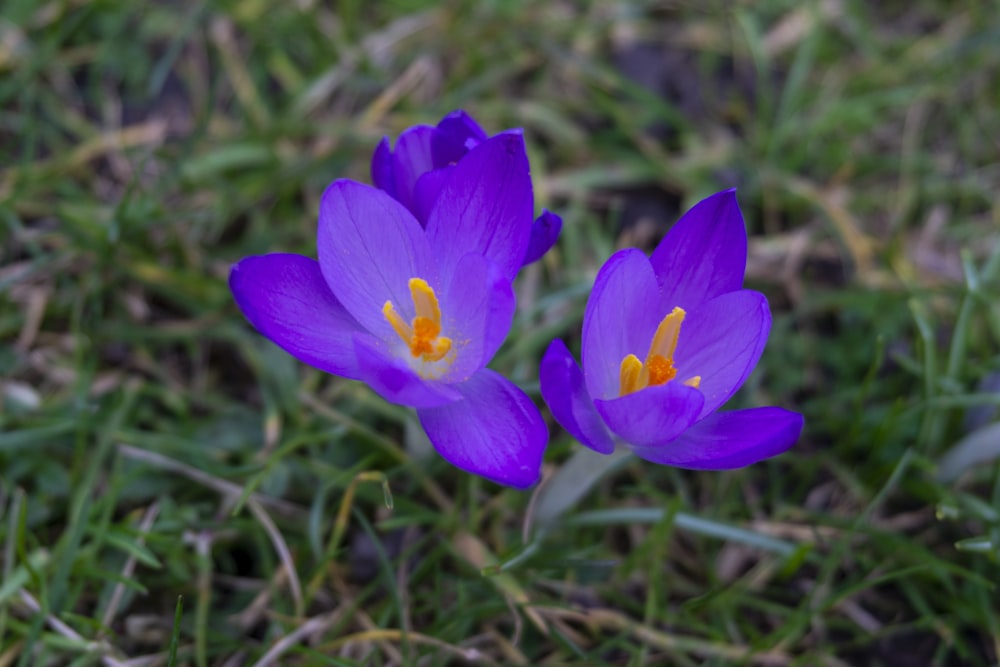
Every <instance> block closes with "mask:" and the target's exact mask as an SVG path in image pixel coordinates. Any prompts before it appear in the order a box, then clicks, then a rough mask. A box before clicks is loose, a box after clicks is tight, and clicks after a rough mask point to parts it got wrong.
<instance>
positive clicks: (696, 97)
mask: <svg viewBox="0 0 1000 667" xmlns="http://www.w3.org/2000/svg"><path fill="white" fill-rule="evenodd" d="M330 4H331V3H319V2H310V1H304V2H294V3H293V2H282V3H278V2H274V3H269V2H265V1H263V0H251V1H248V2H193V1H191V2H189V1H187V0H180V1H179V2H174V3H142V4H141V6H140V4H135V3H125V2H113V1H105V2H93V3H86V2H56V1H52V2H41V3H39V2H35V1H28V0H5V1H4V2H2V3H0V17H2V18H0V229H2V232H0V234H2V236H0V238H2V242H0V393H2V396H0V401H2V402H0V409H2V412H0V562H2V576H0V666H2V667H6V666H8V665H17V666H20V667H26V666H40V667H41V666H47V665H119V666H121V665H131V666H138V665H194V666H197V667H208V666H210V665H214V666H220V667H221V666H224V665H225V666H234V665H355V664H359V665H360V664H365V665H399V664H414V665H429V664H434V665H436V664H464V663H463V660H468V661H469V662H471V663H473V664H480V663H481V664H525V665H535V664H613V665H640V664H649V665H663V664H671V665H682V666H687V665H729V664H747V665H799V666H803V667H805V666H812V665H830V666H836V665H851V666H854V665H859V666H869V665H871V666H877V665H885V666H891V667H896V666H901V665H902V666H908V665H914V666H916V665H920V666H922V665H941V666H947V665H996V664H998V661H1000V655H998V654H1000V605H998V603H997V600H998V599H1000V596H998V593H997V590H996V581H997V580H998V574H1000V572H998V569H997V563H998V555H1000V467H998V464H997V460H996V455H997V446H996V435H995V434H996V430H995V423H996V420H997V415H996V408H997V407H998V405H1000V394H998V393H997V389H996V388H997V386H998V382H997V377H998V373H1000V353H998V350H1000V345H998V343H1000V305H998V304H1000V233H998V230H1000V204H998V203H997V202H998V199H997V193H998V192H1000V159H998V155H1000V150H998V149H1000V114H998V113H997V109H998V105H1000V51H998V50H997V49H996V48H995V44H996V43H997V42H998V41H1000V14H997V12H996V7H995V5H994V4H993V3H987V2H969V3H963V6H962V7H961V9H957V8H956V5H954V4H953V3H948V2H943V1H940V0H925V1H921V2H915V3H864V2H853V1H851V0H843V1H837V0H833V1H823V2H819V1H817V2H811V3H798V2H779V1H777V0H768V1H767V2H762V3H748V2H715V3H708V4H705V3H651V2H649V3H621V4H608V3H604V2H553V3H529V2H499V1H493V2H472V1H471V0H469V1H466V0H457V1H455V2H448V3H445V4H443V5H441V6H437V5H435V4H434V3H430V2H425V1H423V0H394V1H393V2H385V3H361V2H357V1H345V2H342V3H332V4H333V5H334V6H336V11H333V10H331V9H330V7H329V5H330ZM632 72H638V73H640V74H641V76H639V75H635V76H631V75H630V73H632ZM458 107H462V108H465V109H467V110H469V111H470V112H472V113H473V114H474V115H475V116H476V118H477V119H478V120H479V121H480V122H481V123H482V124H483V125H484V126H485V127H487V128H489V129H491V130H499V129H501V128H505V127H511V126H519V127H523V128H525V132H526V136H527V139H528V143H529V150H530V153H531V160H532V168H533V174H534V177H535V188H536V204H537V206H538V207H539V208H540V207H541V206H546V207H549V208H552V209H554V210H557V211H558V212H560V213H561V214H563V216H564V218H565V221H566V228H565V231H564V233H563V238H562V239H561V240H560V244H559V246H558V248H557V250H556V251H554V252H552V253H550V255H549V256H548V257H546V259H545V260H544V261H543V262H542V263H541V264H540V265H538V266H536V267H532V268H531V269H529V270H527V271H526V272H524V273H523V274H522V277H521V278H520V279H519V281H520V282H519V284H518V291H519V294H520V295H521V296H520V299H519V316H518V319H517V321H516V323H515V328H514V330H513V331H512V334H511V337H510V340H509V341H508V343H507V344H506V346H505V347H504V348H503V350H501V352H500V354H499V355H498V357H497V359H496V360H495V362H494V367H495V368H497V369H499V370H502V371H504V372H506V373H508V374H509V375H511V376H512V377H513V378H514V379H515V380H516V381H518V382H521V383H522V384H523V386H525V387H527V388H528V389H529V391H531V392H533V394H534V395H535V396H536V398H537V380H536V377H537V375H536V371H537V363H538V360H539V358H540V357H541V353H542V351H543V349H544V346H545V345H546V344H547V342H548V341H549V340H550V339H551V338H552V337H553V336H561V337H563V338H565V339H566V340H568V341H569V342H570V343H571V346H576V345H578V335H579V319H580V316H581V314H582V309H583V304H584V303H585V300H586V296H587V292H588V289H589V286H590V284H591V283H592V280H593V276H594V274H595V272H596V270H597V268H598V267H599V266H600V264H601V262H603V261H604V259H606V258H607V256H608V255H609V254H610V253H611V252H612V251H613V250H614V249H615V248H617V247H621V246H624V245H639V246H641V247H643V248H645V249H647V250H648V249H650V248H651V247H652V245H653V244H654V243H655V241H656V240H657V239H658V238H659V236H661V235H662V233H663V232H664V230H665V229H666V228H667V225H668V224H669V223H671V222H672V221H673V220H675V219H676V217H677V215H678V214H679V212H680V211H681V210H683V209H684V208H686V207H687V206H689V205H690V204H692V203H693V202H695V201H697V200H698V199H699V198H700V197H702V196H704V195H706V194H709V193H711V192H714V191H717V190H719V189H722V188H725V187H730V186H738V187H739V192H738V195H739V199H740V203H741V206H742V208H743V211H744V213H745V215H746V218H747V221H748V225H749V232H750V235H751V242H750V271H749V275H748V283H749V284H750V285H751V286H752V287H754V288H756V289H760V290H762V291H764V292H765V293H766V294H767V295H768V296H769V298H770V302H771V306H772V311H773V314H774V328H773V331H772V334H771V338H770V342H769V346H768V349H767V351H766V352H765V355H764V358H763V361H762V363H761V365H760V367H758V369H757V371H756V372H755V374H754V375H753V377H752V378H751V380H750V381H749V382H748V383H747V386H746V387H745V388H744V390H743V391H742V392H741V393H740V394H739V395H738V396H737V397H736V398H735V399H734V402H733V403H734V405H738V406H752V405H771V404H774V405H781V406H784V407H788V408H791V409H796V410H800V411H802V412H803V413H804V414H805V416H806V431H805V434H804V436H803V438H802V440H801V442H800V443H799V444H798V445H797V446H796V447H795V448H794V450H793V451H792V452H790V453H788V454H786V455H783V456H781V457H778V458H777V459H774V460H772V461H768V462H765V463H762V464H759V465H756V466H753V467H751V468H749V469H745V470H740V471H733V472H724V473H692V472H687V471H679V470H674V469H669V468H662V467H656V466H651V465H642V464H640V463H637V462H635V461H625V462H624V463H623V465H622V467H621V468H620V469H618V470H617V471H615V472H613V473H611V474H608V475H607V476H605V477H604V479H603V480H601V481H599V482H598V483H597V484H596V486H595V487H594V489H593V490H592V491H590V492H589V493H588V494H587V495H586V496H585V497H584V498H583V499H582V500H581V501H580V502H579V503H576V504H574V505H573V506H572V507H570V508H569V509H568V513H567V514H566V515H564V516H563V518H562V519H558V520H556V521H554V522H552V523H550V524H547V528H546V530H544V531H539V532H534V533H533V537H529V541H528V542H525V533H524V532H523V527H524V524H525V521H526V520H527V519H528V517H529V515H531V513H532V511H533V510H534V508H533V507H532V506H530V505H529V502H530V500H531V496H530V494H523V493H518V492H515V491H512V490H504V489H500V488H499V487H496V486H494V485H492V484H490V483H487V482H483V481H481V480H478V479H474V478H472V477H470V476H468V475H466V474H464V473H462V472H460V471H458V470H455V469H453V468H451V467H450V466H448V465H447V464H446V463H444V462H443V461H442V460H440V459H439V458H437V457H430V458H427V459H423V458H419V457H416V456H411V455H410V453H412V452H414V451H415V450H416V449H417V448H418V447H417V446H418V445H419V442H417V441H416V439H415V436H414V433H415V432H417V431H415V430H414V424H413V416H412V414H411V413H410V412H409V411H407V410H405V409H399V408H396V407H394V406H388V405H386V404H384V403H382V402H381V401H380V400H379V399H377V397H375V396H374V395H373V394H372V393H371V392H370V391H368V390H367V388H365V387H364V386H361V385H359V384H356V383H351V382H347V381H343V380H340V379H337V378H333V377H330V376H326V375H324V374H322V373H320V372H318V371H315V370H312V369H310V368H308V367H305V366H304V365H302V364H299V363H298V362H296V361H294V360H292V359H290V358H288V357H287V356H286V355H285V354H284V353H282V352H280V351H279V350H277V349H276V348H274V347H273V346H272V345H270V344H269V343H267V342H266V341H264V340H262V339H261V338H260V337H259V336H258V335H257V334H256V333H255V332H254V331H253V330H252V329H251V328H250V327H249V326H248V325H247V324H246V323H245V321H244V320H243V318H242V316H241V315H240V314H239V312H238V311H237V309H236V307H235V305H234V304H233V303H232V299H231V297H230V294H229V291H228V288H227V286H226V276H227V273H228V269H229V266H230V265H231V264H232V263H233V262H234V261H236V260H237V259H239V258H241V257H243V256H246V255H249V254H255V253H263V252H268V251H285V252H301V253H305V254H313V253H314V252H315V248H314V231H315V222H316V212H317V203H318V198H319V195H320V193H321V191H322V188H323V187H324V186H325V185H326V184H327V183H328V182H329V181H331V180H333V179H334V178H338V177H352V178H357V179H360V180H368V161H369V158H370V154H371V150H372V149H373V148H374V146H375V143H376V142H377V141H378V139H380V138H381V137H382V136H383V135H385V134H390V135H396V134H398V133H399V131H401V130H402V129H404V128H405V127H407V126H409V125H412V124H415V123H418V122H434V121H436V119H438V118H439V117H440V116H441V115H443V114H444V113H446V112H448V111H450V110H452V109H454V108H458ZM642 211H645V212H646V213H645V214H641V213H642ZM991 428H992V429H993V430H990V429H991ZM552 433H553V439H552V442H551V445H550V447H549V450H548V453H547V457H546V459H547V466H548V467H549V468H550V469H551V470H555V469H557V468H558V467H559V466H560V464H561V463H563V462H565V461H566V460H567V458H568V457H569V456H570V455H571V454H572V453H573V452H574V451H575V450H576V448H577V445H575V444H574V443H572V442H570V440H569V439H568V437H567V436H566V435H565V434H564V433H562V432H561V431H559V430H558V429H557V428H555V427H554V428H553V429H552ZM939 462H940V463H942V465H941V466H940V467H939ZM390 506H391V509H390Z"/></svg>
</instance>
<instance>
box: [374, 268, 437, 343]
mask: <svg viewBox="0 0 1000 667" xmlns="http://www.w3.org/2000/svg"><path fill="white" fill-rule="evenodd" d="M409 285H410V297H411V298H412V299H413V310H414V311H415V312H416V316H415V317H414V318H413V320H412V322H410V323H409V324H407V322H406V320H404V319H403V318H402V317H400V315H399V313H397V312H396V309H395V308H394V307H393V305H392V301H386V302H385V305H384V306H382V315H384V316H385V319H386V320H388V321H389V324H391V325H392V328H393V329H394V330H395V331H396V334H397V335H398V336H399V337H400V338H402V339H403V342H404V343H406V344H407V345H408V346H409V348H410V354H412V355H413V356H414V357H419V358H421V359H423V360H424V361H440V360H441V359H443V358H444V356H445V355H446V354H448V352H449V351H451V339H450V338H446V337H445V336H442V335H441V307H440V306H439V305H438V300H437V295H436V294H434V290H433V289H432V288H431V286H430V285H428V284H427V281H426V280H424V279H422V278H410V283H409Z"/></svg>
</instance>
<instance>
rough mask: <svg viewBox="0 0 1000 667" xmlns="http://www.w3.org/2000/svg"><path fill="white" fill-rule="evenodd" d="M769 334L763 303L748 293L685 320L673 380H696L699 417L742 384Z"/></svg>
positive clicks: (729, 296) (767, 313)
mask: <svg viewBox="0 0 1000 667" xmlns="http://www.w3.org/2000/svg"><path fill="white" fill-rule="evenodd" d="M770 331H771V311H770V310H769V309H768V307H767V299H766V298H764V295H763V294H760V293H759V292H754V291H751V290H740V291H738V292H729V293H728V294H723V295H722V296H719V297H716V298H714V299H712V300H711V301H709V302H707V303H704V304H702V305H701V306H699V307H698V308H695V309H694V310H693V311H691V313H690V314H689V315H688V316H687V318H686V319H685V320H684V325H683V327H682V328H681V335H680V340H679V341H678V343H677V352H676V354H675V356H674V362H675V364H676V366H677V377H678V378H681V379H683V378H689V377H692V376H695V375H697V376H700V377H701V383H700V385H699V386H698V388H699V389H700V390H701V393H702V394H704V395H705V405H704V407H703V408H702V412H701V416H702V417H704V416H705V415H708V414H709V413H712V412H714V411H715V410H717V409H718V408H719V407H720V406H721V405H722V404H723V403H725V402H726V401H727V400H729V397H730V396H732V395H733V394H734V393H736V390H737V389H739V388H740V386H742V385H743V382H744V381H745V380H746V379H747V377H748V376H749V375H750V373H751V372H752V371H753V369H754V367H755V366H756V365H757V362H758V361H759V360H760V355H761V353H762V352H763V351H764V344H765V343H766V342H767V335H768V333H769V332H770Z"/></svg>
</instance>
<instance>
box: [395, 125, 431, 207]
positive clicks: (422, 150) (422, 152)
mask: <svg viewBox="0 0 1000 667" xmlns="http://www.w3.org/2000/svg"><path fill="white" fill-rule="evenodd" d="M433 135H434V128H433V127H431V126H430V125H415V126H413V127H411V128H409V129H408V130H406V131H405V132H403V133H402V134H401V135H399V139H398V140H396V150H395V152H394V154H393V182H394V184H395V189H396V192H395V193H394V194H393V197H395V198H396V199H397V200H399V202H400V203H402V204H403V206H405V207H406V208H408V209H410V210H411V211H412V210H413V189H414V188H415V187H416V185H417V179H419V178H420V177H421V176H422V175H423V174H425V173H427V172H428V171H430V170H431V169H433V168H434V158H433V157H432V155H431V137H432V136H433Z"/></svg>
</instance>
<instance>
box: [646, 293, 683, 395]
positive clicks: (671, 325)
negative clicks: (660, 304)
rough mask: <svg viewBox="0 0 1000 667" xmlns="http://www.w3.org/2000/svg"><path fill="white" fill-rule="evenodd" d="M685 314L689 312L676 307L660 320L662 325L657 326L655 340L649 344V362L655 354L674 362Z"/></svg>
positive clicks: (647, 358)
mask: <svg viewBox="0 0 1000 667" xmlns="http://www.w3.org/2000/svg"><path fill="white" fill-rule="evenodd" d="M685 315H687V313H685V312H684V309H683V308H674V309H673V310H672V311H670V314H669V315H667V316H666V317H664V318H663V319H662V320H661V321H660V326H658V327H656V333H655V334H653V342H652V343H650V344H649V354H648V355H646V363H647V364H648V363H649V362H650V360H651V359H652V358H653V357H654V356H661V357H663V358H664V359H666V360H668V361H670V362H671V364H672V363H673V358H674V350H676V349H677V339H678V338H680V335H681V324H682V323H683V322H684V316H685ZM670 377H671V378H672V377H673V376H672V375H671V376H670ZM667 379H668V380H669V379H670V378H667ZM658 384H660V383H658Z"/></svg>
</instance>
